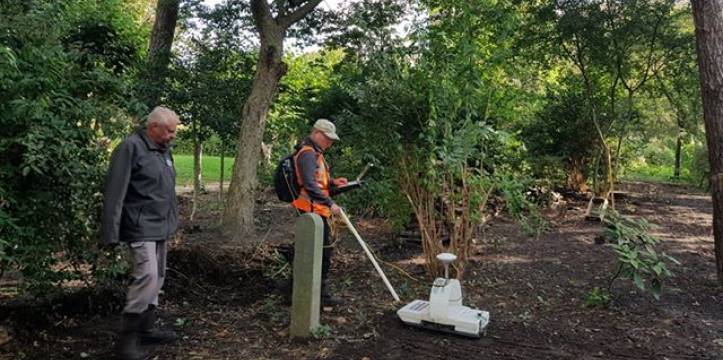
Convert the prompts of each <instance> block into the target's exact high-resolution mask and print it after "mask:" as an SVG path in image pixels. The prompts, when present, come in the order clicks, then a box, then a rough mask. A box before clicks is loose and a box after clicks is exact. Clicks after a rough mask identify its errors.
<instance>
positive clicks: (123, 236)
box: [101, 129, 178, 244]
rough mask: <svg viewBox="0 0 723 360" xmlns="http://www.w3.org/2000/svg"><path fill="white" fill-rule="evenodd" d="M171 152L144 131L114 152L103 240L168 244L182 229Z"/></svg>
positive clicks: (102, 233)
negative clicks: (152, 139) (167, 241)
mask: <svg viewBox="0 0 723 360" xmlns="http://www.w3.org/2000/svg"><path fill="white" fill-rule="evenodd" d="M175 186H176V172H175V170H174V169H173V157H172V156H171V152H170V150H168V149H166V148H163V147H160V146H159V145H157V144H156V143H154V142H153V141H151V139H149V138H148V136H147V135H146V134H145V130H144V129H140V130H138V131H136V132H134V133H133V134H131V135H130V136H129V137H127V138H126V139H125V140H123V142H121V143H120V144H119V145H118V147H116V149H115V150H114V151H113V155H112V156H111V161H110V168H109V169H108V175H107V176H106V181H105V194H104V201H103V218H102V220H101V242H102V243H103V244H115V243H118V242H119V241H125V242H135V241H164V240H167V239H170V238H171V237H172V236H173V234H174V233H175V232H176V228H177V227H178V206H177V204H176V190H175Z"/></svg>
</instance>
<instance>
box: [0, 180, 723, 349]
mask: <svg viewBox="0 0 723 360" xmlns="http://www.w3.org/2000/svg"><path fill="white" fill-rule="evenodd" d="M621 190H622V191H623V192H624V194H623V195H624V196H622V197H621V198H620V199H619V200H618V202H617V207H618V209H619V210H621V211H622V212H623V213H626V214H632V215H640V216H644V217H646V218H647V219H648V220H650V221H652V222H654V223H657V224H659V225H660V228H658V229H657V230H656V234H657V235H659V236H660V237H661V238H662V239H663V240H664V242H663V244H662V248H663V250H664V251H665V252H666V253H668V254H669V255H672V256H674V257H676V258H677V259H678V260H679V261H680V262H681V265H673V266H672V267H671V270H672V271H673V272H674V273H675V277H674V278H672V279H670V280H669V281H668V282H667V283H665V285H664V294H663V296H662V298H661V300H660V301H656V300H655V299H653V298H652V296H650V295H649V294H643V293H640V292H639V291H636V290H635V288H634V287H633V286H632V285H631V284H630V282H629V281H618V282H617V283H616V285H615V287H614V293H615V295H616V297H617V299H616V301H615V302H614V303H613V304H612V306H610V307H609V308H606V309H600V308H589V307H585V306H584V302H585V298H586V297H587V295H588V293H589V292H590V290H591V289H592V288H593V287H596V286H597V287H605V286H606V284H607V279H608V278H609V276H610V275H611V274H612V272H613V270H614V265H615V254H614V252H613V251H612V249H610V247H609V246H606V245H597V244H595V237H596V236H598V235H599V234H600V233H601V231H602V225H601V224H600V223H595V222H590V221H585V220H584V219H583V211H584V208H585V205H586V204H585V202H584V200H572V199H568V205H567V206H565V207H564V209H566V211H558V210H555V211H552V210H551V211H549V212H547V213H546V216H547V218H548V220H549V222H550V226H549V227H550V230H549V231H548V232H546V233H545V234H543V235H541V236H540V237H539V238H534V237H528V236H526V235H525V234H523V233H522V232H521V231H520V229H519V227H518V226H517V225H516V224H515V223H514V222H513V221H511V220H509V219H506V218H504V217H499V218H495V219H493V220H491V221H490V222H488V224H487V225H486V226H485V230H484V234H485V236H484V239H482V240H481V241H480V242H479V244H478V245H476V246H475V249H474V259H473V261H472V262H471V263H470V264H469V265H468V270H467V273H466V277H465V279H464V281H463V283H462V286H463V291H464V302H465V304H467V305H470V306H473V307H477V308H480V309H484V310H487V311H489V312H490V313H491V323H490V326H489V328H488V329H487V332H486V335H485V336H484V337H483V338H481V339H468V338H463V337H458V336H454V335H449V334H441V333H433V332H429V331H424V330H418V329H413V328H408V327H406V326H404V325H403V324H402V323H401V322H400V321H399V319H398V318H397V317H396V314H395V311H396V309H397V308H398V307H399V306H401V305H395V304H392V302H391V300H392V299H391V296H390V295H389V294H388V293H387V291H386V289H385V288H384V285H383V284H382V282H381V281H380V279H379V278H378V276H377V275H376V273H375V272H374V269H373V268H372V266H371V264H370V263H369V262H368V261H367V260H366V258H365V257H364V254H363V252H362V250H361V249H360V248H359V246H358V245H357V244H356V242H355V241H354V240H353V238H351V237H350V235H349V234H348V232H345V231H341V234H340V241H339V242H338V243H337V253H336V256H335V258H334V265H333V267H332V275H331V281H332V287H333V289H334V290H335V291H336V293H337V294H339V295H340V296H341V297H342V298H343V299H344V301H345V303H344V305H342V306H337V307H334V308H325V309H324V311H323V312H322V319H321V321H322V324H323V327H322V328H321V329H320V330H319V331H317V334H316V335H317V338H315V339H313V340H310V341H308V342H296V341H291V340H289V336H288V330H287V328H288V322H289V307H287V306H284V305H283V301H282V297H281V294H280V292H279V290H277V287H276V286H274V284H275V282H276V279H278V278H279V277H281V276H282V274H284V273H285V271H288V267H284V264H283V262H282V261H279V259H280V258H282V257H280V256H279V255H278V253H279V251H278V249H280V248H279V246H282V244H284V243H289V242H290V240H291V239H292V233H291V231H290V230H289V224H292V223H293V217H294V213H293V211H291V210H290V209H288V208H287V207H286V206H285V205H284V204H280V203H278V202H273V201H259V204H258V206H257V208H258V214H259V215H258V218H259V224H258V225H259V227H260V229H261V230H260V231H259V235H258V236H260V237H262V239H263V243H262V245H261V246H259V247H257V248H255V249H253V251H250V252H249V251H246V252H243V251H240V250H239V249H238V248H236V247H234V246H233V245H232V244H229V243H227V242H223V241H221V240H220V235H219V233H218V227H217V225H216V224H217V218H218V217H217V216H218V211H219V206H218V203H216V202H214V201H213V199H215V197H216V194H213V193H212V194H209V195H206V196H205V197H204V200H205V201H204V203H203V204H202V205H201V206H200V211H199V214H198V217H197V218H196V219H195V220H194V221H193V222H190V221H189V220H188V219H186V220H185V221H184V224H183V226H182V227H183V229H182V231H181V233H180V234H179V238H178V239H177V240H176V241H175V242H174V244H173V247H172V251H171V253H170V255H169V261H170V263H169V272H168V279H167V282H166V284H167V286H166V289H165V292H164V294H163V298H162V303H161V306H162V307H163V309H164V311H163V313H162V315H163V318H164V319H165V321H166V323H167V325H168V326H172V327H174V328H175V330H176V331H177V332H179V333H180V334H181V335H182V337H183V338H182V340H181V341H179V342H178V343H176V344H171V345H166V346H161V347H155V348H149V350H151V351H152V352H153V354H154V357H155V359H159V360H160V359H723V293H722V292H721V288H720V287H719V286H718V285H717V282H716V278H715V272H714V271H715V259H714V255H713V240H712V220H711V215H710V214H711V202H710V197H709V196H708V195H706V194H704V193H700V192H698V191H695V190H692V189H690V188H686V187H682V186H674V185H665V184H650V183H627V184H622V186H621ZM184 196H185V195H184ZM264 198H265V199H266V198H269V197H268V196H264ZM269 199H270V198H269ZM183 200H184V201H183V204H184V209H185V210H184V213H186V214H187V207H188V198H187V197H184V198H183ZM353 221H354V219H353ZM356 222H357V225H358V230H359V232H360V233H361V234H362V236H363V237H364V238H365V239H366V240H367V241H368V242H369V243H370V244H371V246H372V247H373V248H374V249H375V251H376V253H377V255H378V256H379V257H380V258H381V259H383V260H384V261H386V262H389V263H391V264H394V265H395V266H397V267H399V268H402V269H404V270H405V271H406V272H407V273H408V274H410V275H411V276H412V277H414V278H415V279H416V280H412V279H410V278H409V277H408V276H406V275H404V274H402V273H401V272H400V271H397V270H395V269H394V268H392V267H390V266H384V268H385V271H386V273H387V275H388V276H389V278H390V281H391V282H392V284H394V285H395V287H396V289H397V291H398V292H399V293H400V296H401V297H402V300H403V301H404V302H409V301H411V300H413V299H415V298H426V297H427V296H428V290H429V286H430V285H431V282H432V279H431V278H429V277H427V276H425V274H424V271H423V268H422V266H421V265H420V264H419V261H418V260H419V255H420V253H421V247H420V246H419V245H415V244H412V243H407V242H403V241H400V240H398V239H397V236H396V235H397V234H396V233H395V232H394V231H393V230H392V229H391V228H390V227H389V226H388V225H387V224H386V223H385V221H383V220H381V219H357V220H356ZM281 249H283V246H282V247H281ZM3 302H4V304H0V311H2V312H5V314H2V316H0V321H2V322H0V358H2V359H80V358H88V359H111V358H113V357H112V352H111V349H112V347H113V343H114V340H115V330H116V327H117V323H118V315H117V310H118V309H119V307H120V304H121V303H122V294H121V293H117V292H110V293H108V292H104V293H97V292H91V291H86V292H81V293H78V294H76V295H75V296H71V297H68V298H64V299H61V300H58V301H56V302H54V303H52V304H26V305H22V304H20V303H19V302H18V301H16V300H12V299H10V300H7V299H5V300H3ZM10 312H12V313H10ZM47 314H54V315H53V316H52V317H48V316H47Z"/></svg>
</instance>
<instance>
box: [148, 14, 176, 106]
mask: <svg viewBox="0 0 723 360" xmlns="http://www.w3.org/2000/svg"><path fill="white" fill-rule="evenodd" d="M179 3H180V0H159V1H158V6H157V7H156V21H155V23H154V24H153V30H152V31H151V41H150V44H149V46H148V68H147V69H146V70H145V71H147V74H146V86H147V88H146V91H144V95H145V96H144V101H145V103H146V105H147V106H148V108H149V109H152V108H153V107H155V106H157V105H159V101H160V96H161V95H160V94H161V93H162V92H163V91H162V90H163V79H165V77H166V70H167V67H168V62H169V60H170V58H171V46H172V45H173V36H174V33H175V31H176V21H177V20H178V7H179Z"/></svg>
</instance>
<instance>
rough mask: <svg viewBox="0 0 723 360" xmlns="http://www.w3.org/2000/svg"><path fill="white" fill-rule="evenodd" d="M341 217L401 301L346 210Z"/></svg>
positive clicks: (385, 282) (388, 287)
mask: <svg viewBox="0 0 723 360" xmlns="http://www.w3.org/2000/svg"><path fill="white" fill-rule="evenodd" d="M341 218H342V220H344V223H345V224H346V226H347V227H348V228H349V230H351V232H352V234H354V237H356V240H357V241H358V242H359V245H361V247H362V249H364V252H365V253H366V254H367V257H368V258H369V260H370V261H371V262H372V265H374V268H375V269H376V270H377V273H379V276H381V277H382V280H383V281H384V285H386V286H387V289H389V292H390V293H392V297H393V298H394V301H396V302H399V295H397V292H396V291H394V288H393V287H392V284H390V283H389V280H388V279H387V276H386V275H384V271H382V268H380V267H379V264H377V260H376V259H374V256H373V255H372V252H371V251H369V248H368V247H367V244H366V243H365V242H364V240H362V238H361V236H360V235H359V233H358V232H357V231H356V229H355V228H354V225H352V224H351V221H349V218H348V217H347V216H346V213H345V212H344V210H342V211H341Z"/></svg>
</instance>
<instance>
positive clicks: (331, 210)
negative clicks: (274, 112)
mask: <svg viewBox="0 0 723 360" xmlns="http://www.w3.org/2000/svg"><path fill="white" fill-rule="evenodd" d="M337 140H339V136H338V135H337V134H336V126H334V124H333V123H332V122H331V121H329V120H326V119H319V120H317V121H316V123H314V127H313V128H312V130H311V135H309V136H308V137H307V138H305V139H304V140H302V141H301V143H299V144H298V145H296V155H295V156H294V162H295V164H296V179H297V181H298V182H299V184H298V185H299V188H300V189H301V191H300V194H299V197H298V198H297V199H296V200H294V201H293V202H292V203H291V204H292V205H293V206H294V207H295V208H296V209H298V210H299V211H301V212H313V213H316V214H318V215H320V216H321V218H322V219H323V221H324V253H323V258H322V262H321V281H322V283H321V303H322V305H326V306H330V305H338V304H340V303H341V300H340V299H338V298H335V297H332V296H331V294H330V293H329V287H328V285H327V277H328V274H329V267H330V266H331V256H332V247H331V240H330V239H329V233H330V229H329V218H330V217H331V216H332V214H334V215H338V214H340V212H341V208H340V207H339V206H338V205H336V204H335V203H334V200H332V199H331V197H330V190H331V188H332V187H341V186H345V185H346V184H347V183H348V181H347V179H346V178H343V177H341V178H336V179H332V178H331V174H330V172H329V166H328V165H327V163H326V161H325V160H324V151H326V150H327V149H328V148H329V147H330V146H331V144H333V143H334V141H337Z"/></svg>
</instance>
